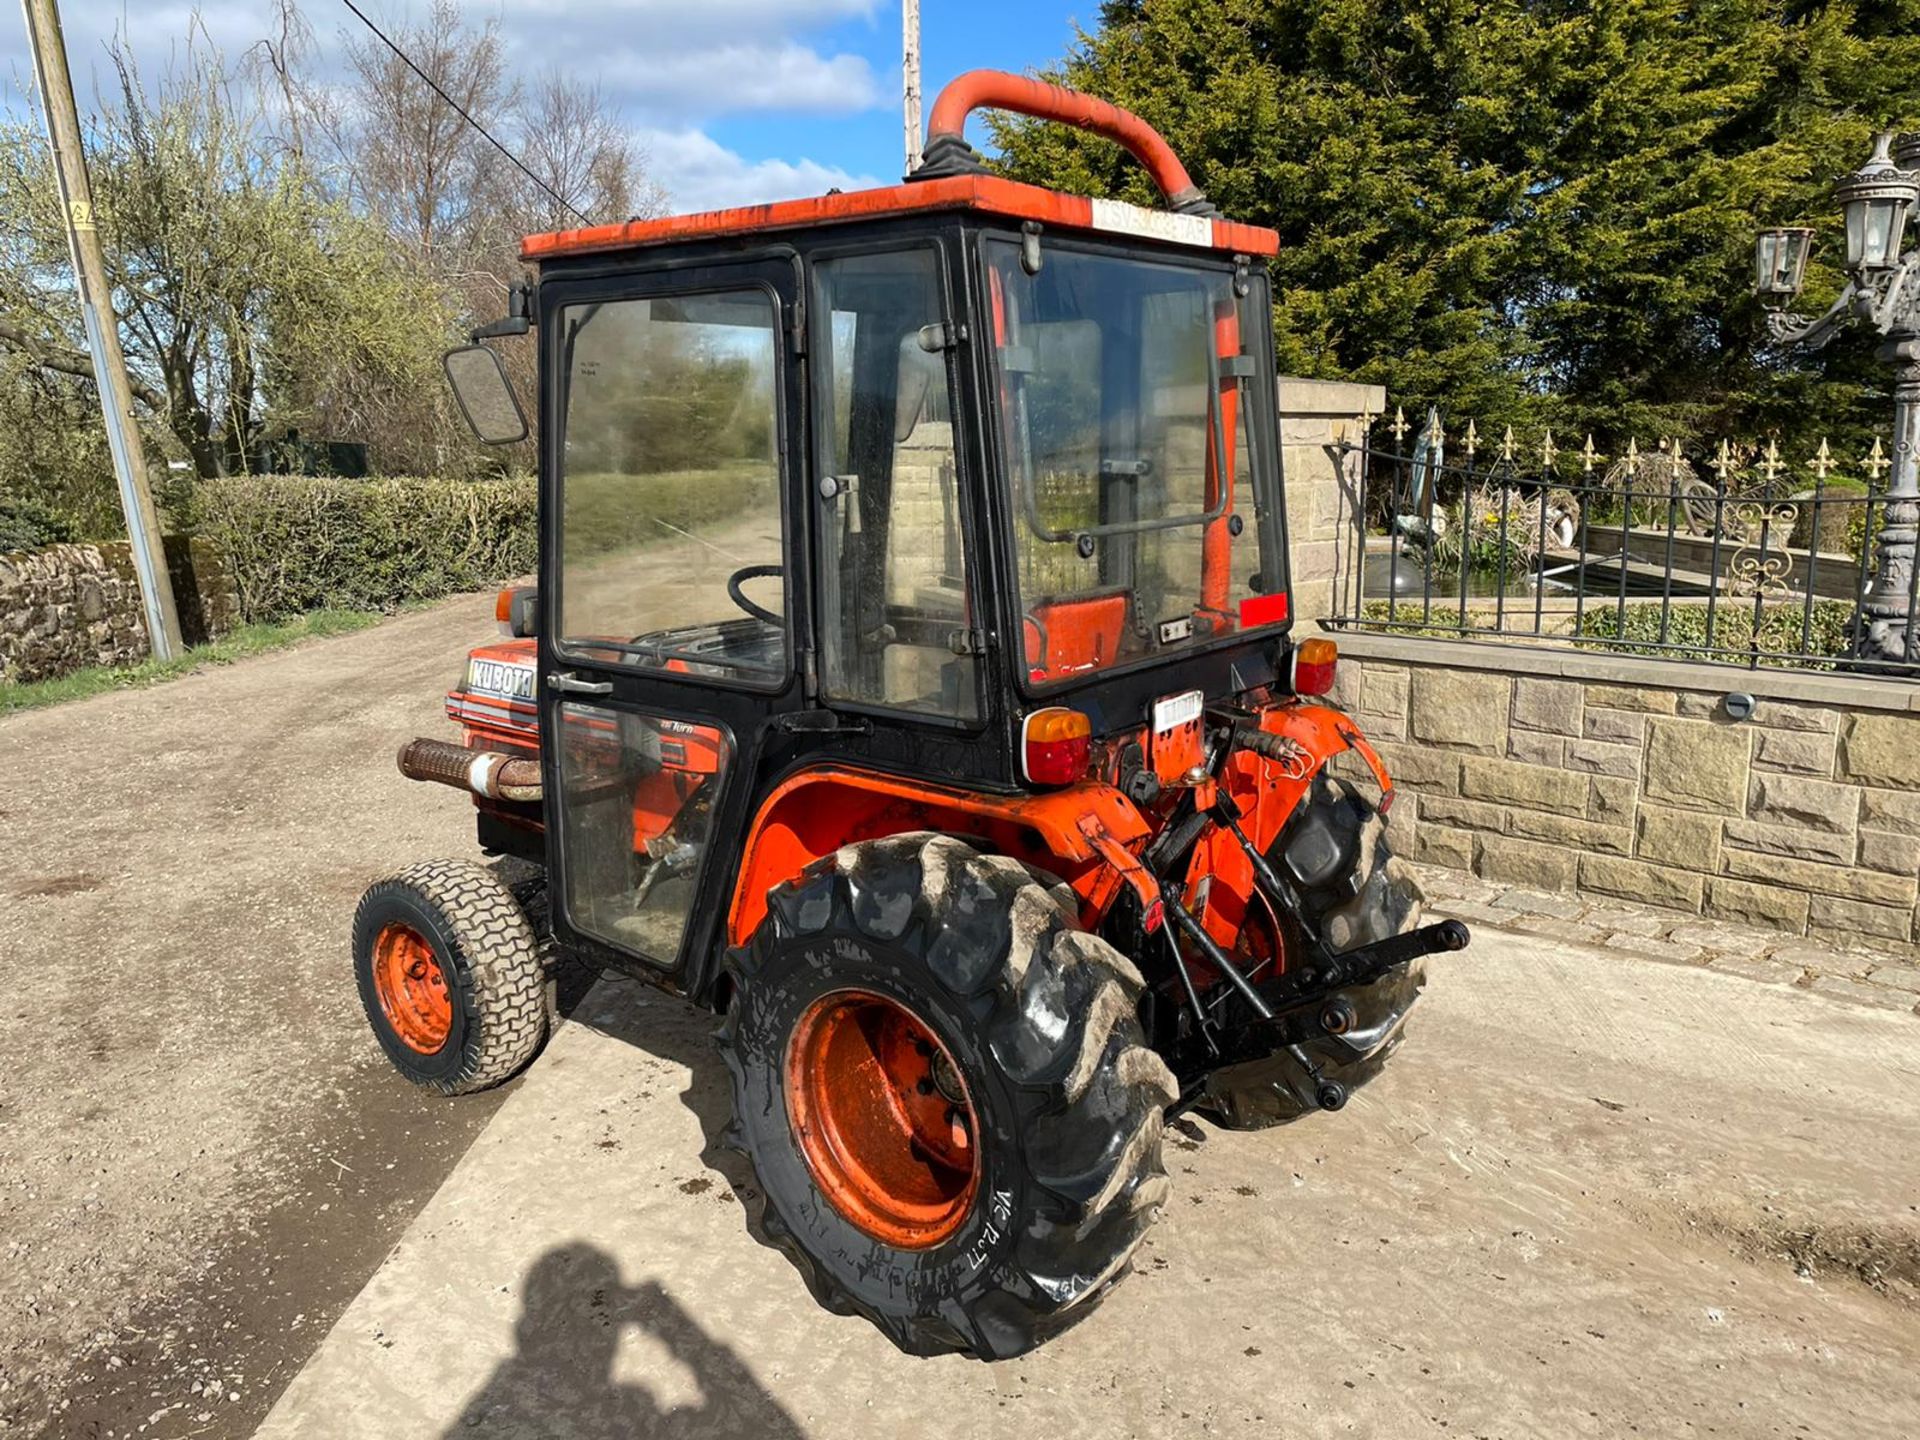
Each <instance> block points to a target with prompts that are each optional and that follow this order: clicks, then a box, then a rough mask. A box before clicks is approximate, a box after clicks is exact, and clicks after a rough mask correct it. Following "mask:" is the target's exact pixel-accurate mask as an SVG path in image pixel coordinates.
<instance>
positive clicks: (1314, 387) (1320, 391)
mask: <svg viewBox="0 0 1920 1440" xmlns="http://www.w3.org/2000/svg"><path fill="white" fill-rule="evenodd" d="M1386 403H1387V392H1386V391H1385V390H1384V389H1383V388H1382V387H1380V386H1378V385H1355V384H1351V383H1348V382H1345V381H1337V380H1299V379H1295V378H1293V377H1292V376H1285V377H1282V379H1281V381H1280V465H1281V475H1282V478H1283V479H1284V481H1285V484H1286V491H1287V549H1288V551H1289V558H1290V559H1291V561H1292V568H1293V613H1294V615H1295V616H1296V617H1298V618H1299V619H1300V620H1302V621H1307V622H1311V621H1314V620H1319V619H1321V618H1323V617H1325V616H1328V615H1331V614H1332V613H1333V612H1334V603H1333V597H1334V596H1335V595H1336V594H1337V593H1339V590H1340V588H1341V587H1342V586H1343V585H1348V584H1351V581H1350V579H1349V578H1348V572H1349V569H1350V567H1351V566H1352V565H1354V564H1355V563H1357V555H1358V552H1357V550H1356V548H1355V542H1354V537H1355V536H1356V535H1357V534H1358V533H1359V527H1358V526H1356V525H1355V524H1354V515H1353V503H1354V500H1353V497H1354V496H1355V495H1356V494H1357V493H1358V486H1357V484H1356V483H1355V481H1354V478H1353V476H1352V475H1351V474H1342V470H1341V464H1340V463H1339V462H1338V460H1337V456H1336V452H1335V451H1334V450H1332V449H1331V448H1330V447H1332V446H1334V445H1335V444H1337V443H1338V442H1339V441H1340V440H1341V439H1342V438H1343V437H1344V436H1346V435H1347V434H1348V433H1349V432H1351V433H1352V434H1353V435H1354V437H1355V438H1356V439H1357V438H1358V436H1359V428H1360V417H1361V416H1363V415H1378V414H1380V413H1381V412H1382V411H1383V410H1384V409H1385V408H1386ZM1356 464H1357V457H1355V458H1354V459H1352V460H1349V461H1348V462H1347V465H1348V467H1349V468H1352V467H1353V466H1354V465H1356Z"/></svg>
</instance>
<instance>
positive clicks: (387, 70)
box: [340, 0, 518, 256]
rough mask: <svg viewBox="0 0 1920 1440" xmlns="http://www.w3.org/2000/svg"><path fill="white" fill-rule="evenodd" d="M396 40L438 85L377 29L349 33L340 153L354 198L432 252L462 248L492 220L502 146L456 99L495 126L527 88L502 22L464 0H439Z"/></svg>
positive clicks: (483, 122) (402, 236)
mask: <svg viewBox="0 0 1920 1440" xmlns="http://www.w3.org/2000/svg"><path fill="white" fill-rule="evenodd" d="M393 40H394V43H395V44H396V45H397V46H399V48H400V49H401V50H403V51H405V52H406V54H407V55H408V56H409V57H411V59H412V60H413V62H414V64H415V65H417V66H419V67H420V70H421V71H422V72H424V73H425V75H427V76H429V77H431V79H432V81H433V84H429V83H428V82H427V80H425V79H422V78H421V75H420V74H416V73H415V71H414V69H413V68H412V66H409V65H408V64H407V62H406V61H405V60H403V59H401V58H400V56H398V55H396V54H395V53H394V52H393V51H392V50H389V49H388V48H387V47H386V46H385V45H383V44H381V43H380V41H379V40H378V39H377V38H376V37H373V36H371V35H369V36H364V37H362V36H356V35H352V34H349V35H348V36H347V38H346V53H347V64H348V68H349V69H350V70H351V72H352V76H353V80H352V84H351V87H350V92H349V95H348V97H347V101H346V114H345V118H344V121H343V123H342V124H341V126H340V140H341V142H342V143H341V145H340V155H341V159H342V161H343V162H344V164H345V167H346V169H347V170H348V171H349V172H350V173H351V176H352V179H353V191H352V193H353V198H354V199H355V201H356V202H357V203H358V205H359V206H361V207H362V208H364V209H365V210H366V211H368V212H369V213H370V214H372V215H374V216H375V217H376V218H378V219H379V220H380V221H381V222H382V223H383V224H385V225H386V227H387V228H388V229H389V230H390V231H392V232H393V234H394V235H395V236H397V237H399V238H400V239H402V240H405V241H408V242H410V243H412V244H413V245H415V246H417V247H418V248H419V250H420V251H421V252H422V253H423V254H426V255H429V256H435V255H437V254H438V253H439V252H441V251H443V250H451V251H453V252H454V253H456V254H458V252H460V251H462V250H463V249H464V248H465V247H466V246H467V245H468V244H469V243H470V242H471V240H472V239H473V236H472V233H471V232H472V230H473V228H474V226H475V225H476V224H477V223H480V222H481V221H482V220H483V219H484V202H485V198H486V197H487V195H488V194H489V192H490V191H492V190H493V189H494V187H495V184H496V183H497V182H496V181H495V179H494V174H493V172H494V170H495V168H496V167H497V166H498V165H499V164H501V163H502V162H501V161H500V159H499V156H498V154H497V152H495V151H494V150H493V148H492V147H491V146H490V145H489V144H488V143H487V141H486V139H485V138H484V137H483V136H482V135H481V134H480V132H479V131H478V130H476V129H475V128H474V126H473V125H470V124H468V123H467V121H466V120H465V119H464V118H462V116H461V115H460V113H459V112H458V111H456V110H455V109H454V107H453V106H452V105H449V104H448V103H447V100H443V99H442V98H441V96H440V95H439V94H437V93H435V89H434V87H435V86H436V85H437V86H438V87H439V90H440V91H442V92H444V93H445V95H446V96H447V97H448V99H451V100H452V101H453V102H454V103H455V104H456V105H458V106H459V108H460V110H464V111H465V112H466V114H467V115H470V116H472V117H473V119H474V121H475V122H477V123H478V124H479V125H480V126H482V127H485V128H486V129H489V130H492V129H495V128H496V127H497V126H498V125H499V124H500V122H501V121H502V120H503V119H504V118H505V117H506V116H507V115H508V114H509V113H510V112H511V110H512V109H513V107H514V105H515V103H516V100H517V98H518V97H517V92H516V89H515V87H514V85H513V84H512V83H511V82H510V81H509V80H508V78H507V75H506V60H505V48H504V46H503V45H502V44H501V40H500V27H499V23H498V22H497V21H494V20H488V21H487V22H485V23H484V24H483V25H481V26H480V27H479V28H478V29H477V30H476V29H475V28H474V27H472V26H471V25H469V24H468V23H467V20H466V17H465V16H464V15H463V14H462V12H461V9H460V5H459V3H458V0H433V5H432V8H431V9H429V10H428V12H427V15H426V17H425V18H424V19H423V20H421V21H420V23H419V24H417V25H403V26H400V27H399V28H397V29H396V30H394V32H393Z"/></svg>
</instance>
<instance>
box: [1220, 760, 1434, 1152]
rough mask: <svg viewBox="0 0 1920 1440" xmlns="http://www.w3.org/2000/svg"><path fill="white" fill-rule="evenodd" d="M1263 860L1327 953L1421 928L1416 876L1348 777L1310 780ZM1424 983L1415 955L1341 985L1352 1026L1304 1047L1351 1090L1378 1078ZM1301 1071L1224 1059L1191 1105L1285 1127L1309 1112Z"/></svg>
mask: <svg viewBox="0 0 1920 1440" xmlns="http://www.w3.org/2000/svg"><path fill="white" fill-rule="evenodd" d="M1267 859H1268V860H1269V861H1270V862H1272V863H1273V864H1274V865H1276V866H1278V867H1280V868H1281V869H1283V870H1284V871H1286V873H1287V875H1288V877H1289V878H1290V879H1291V880H1292V881H1293V883H1294V884H1295V885H1296V886H1297V887H1298V888H1299V892H1300V902H1301V903H1300V908H1301V912H1302V917H1303V918H1304V919H1305V920H1306V922H1307V923H1308V924H1310V925H1312V926H1313V927H1314V929H1315V930H1316V931H1317V932H1318V933H1319V935H1320V936H1321V937H1322V938H1323V939H1324V940H1325V941H1326V943H1327V947H1328V948H1329V949H1330V950H1332V951H1333V952H1334V953H1335V954H1341V953H1344V952H1346V951H1348V950H1352V949H1355V948H1357V947H1359V946H1362V945H1371V944H1374V943H1376V942H1378V941H1381V940H1386V939H1389V938H1391V937H1392V936H1395V935H1404V934H1406V933H1407V932H1408V931H1409V930H1414V929H1417V928H1418V927H1419V925H1420V914H1421V909H1422V905H1423V903H1424V897H1423V896H1422V894H1421V892H1420V886H1419V883H1418V882H1417V881H1416V880H1415V879H1414V878H1413V876H1412V874H1411V873H1410V872H1409V871H1408V869H1407V866H1406V863H1405V862H1404V861H1402V860H1401V859H1400V858H1399V857H1398V856H1396V855H1395V854H1394V853H1393V851H1392V849H1391V848H1390V847H1389V846H1388V844H1387V822H1386V817H1385V816H1384V815H1382V814H1381V813H1380V811H1379V810H1378V809H1377V808H1376V807H1375V806H1374V804H1373V803H1372V802H1371V801H1370V800H1368V799H1367V797H1366V796H1365V795H1363V794H1361V793H1360V791H1359V790H1358V789H1356V788H1355V787H1354V786H1353V785H1352V784H1350V783H1349V782H1348V781H1345V780H1341V779H1336V778H1335V777H1333V776H1330V775H1327V774H1325V773H1322V774H1321V775H1320V776H1319V777H1318V778H1316V779H1315V780H1314V782H1313V786H1312V788H1311V789H1310V790H1309V791H1308V792H1307V796H1306V798H1305V799H1304V800H1303V801H1302V803H1301V805H1300V808H1299V809H1298V810H1297V811H1296V812H1295V813H1294V815H1293V816H1292V818H1291V819H1290V820H1289V821H1288V823H1287V826H1286V828H1285V829H1283V830H1282V831H1281V832H1280V836H1279V838H1278V839H1277V840H1276V841H1275V843H1274V846H1273V848H1272V850H1271V851H1269V852H1268V855H1267ZM1425 984H1426V965H1425V962H1423V961H1419V960H1415V961H1412V962H1410V963H1408V964H1405V965H1399V966H1396V967H1394V969H1392V970H1390V971H1388V972H1387V974H1385V975H1383V976H1381V977H1380V978H1379V979H1378V980H1375V981H1374V982H1372V983H1371V984H1369V985H1357V986H1354V987H1352V988H1350V989H1347V990H1344V991H1342V992H1341V993H1342V994H1343V995H1344V996H1345V997H1346V998H1347V999H1348V1000H1349V1001H1350V1002H1351V1003H1352V1005H1353V1007H1354V1012H1355V1023H1354V1025H1353V1027H1352V1029H1351V1030H1350V1031H1349V1032H1348V1033H1347V1034H1345V1035H1339V1036H1327V1037H1325V1038H1323V1039H1320V1040H1315V1041H1311V1042H1309V1043H1308V1044H1307V1045H1306V1046H1305V1049H1306V1052H1307V1053H1308V1055H1310V1056H1311V1057H1312V1058H1313V1060H1314V1063H1315V1064H1316V1065H1317V1066H1318V1067H1319V1069H1320V1072H1321V1075H1322V1077H1323V1078H1324V1079H1327V1080H1334V1081H1337V1082H1339V1084H1340V1085H1341V1086H1342V1087H1343V1088H1344V1090H1346V1091H1347V1092H1348V1093H1351V1092H1352V1091H1353V1090H1355V1089H1358V1088H1359V1087H1360V1086H1361V1085H1364V1084H1366V1083H1367V1082H1368V1081H1369V1080H1372V1079H1374V1078H1375V1077H1376V1076H1377V1075H1379V1073H1380V1070H1381V1068H1382V1067H1383V1066H1384V1065H1385V1064H1386V1062H1387V1059H1388V1057H1389V1056H1391V1055H1392V1054H1393V1052H1394V1051H1395V1050H1396V1049H1398V1048H1399V1046H1400V1041H1401V1039H1402V1037H1403V1035H1404V1034H1405V1029H1404V1027H1405V1024H1406V1019H1407V1012H1408V1011H1409V1010H1410V1009H1412V1007H1413V1002H1414V1001H1415V1000H1416V999H1418V998H1419V995H1420V991H1421V988H1422V987H1423V986H1424V985H1425ZM1304 1078H1305V1077H1303V1076H1301V1075H1299V1074H1298V1073H1297V1067H1296V1066H1295V1065H1294V1063H1293V1061H1292V1060H1291V1059H1289V1058H1288V1057H1287V1056H1284V1055H1276V1056H1274V1057H1273V1058H1271V1059H1268V1060H1259V1061H1254V1062H1252V1063H1251V1064H1246V1065H1235V1066H1230V1067H1228V1068H1227V1069H1224V1070H1219V1071H1216V1072H1214V1074H1213V1075H1212V1076H1210V1077H1209V1078H1208V1081H1207V1089H1206V1092H1205V1094H1204V1096H1203V1097H1202V1099H1201V1101H1200V1105H1199V1108H1200V1109H1201V1110H1202V1111H1203V1112H1204V1113H1206V1114H1207V1115H1209V1116H1210V1117H1211V1118H1213V1119H1214V1120H1216V1121H1218V1122H1219V1123H1220V1124H1222V1125H1224V1126H1226V1127H1227V1128H1229V1129H1234V1130H1260V1129H1265V1128H1266V1127H1268V1126H1270V1125H1278V1124H1284V1123H1285V1122H1287V1121H1290V1120H1297V1119H1299V1118H1300V1117H1301V1116H1302V1115H1307V1114H1313V1113H1315V1109H1314V1107H1313V1106H1312V1105H1311V1104H1309V1103H1308V1101H1307V1100H1306V1099H1304V1098H1303V1095H1302V1088H1303V1086H1302V1082H1303V1080H1304ZM1306 1089H1307V1092H1308V1094H1309V1095H1310V1094H1311V1087H1306Z"/></svg>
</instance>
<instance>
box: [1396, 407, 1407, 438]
mask: <svg viewBox="0 0 1920 1440" xmlns="http://www.w3.org/2000/svg"><path fill="white" fill-rule="evenodd" d="M1406 434H1407V412H1406V411H1405V410H1402V409H1401V408H1400V407H1399V406H1398V405H1396V406H1394V407H1393V438H1394V439H1395V440H1402V439H1405V438H1406Z"/></svg>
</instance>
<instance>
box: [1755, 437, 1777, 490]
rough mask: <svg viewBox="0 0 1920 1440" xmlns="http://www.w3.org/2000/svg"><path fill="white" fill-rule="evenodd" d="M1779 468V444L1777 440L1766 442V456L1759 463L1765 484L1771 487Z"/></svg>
mask: <svg viewBox="0 0 1920 1440" xmlns="http://www.w3.org/2000/svg"><path fill="white" fill-rule="evenodd" d="M1781 468H1782V467H1781V464H1780V444H1779V442H1778V441H1777V440H1768V441H1767V449H1766V454H1765V455H1764V456H1763V457H1762V459H1761V461H1760V473H1761V474H1762V475H1764V476H1766V477H1767V483H1768V484H1769V485H1771V484H1772V483H1773V481H1774V479H1775V478H1776V477H1777V476H1778V475H1779V474H1780V471H1781Z"/></svg>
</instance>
